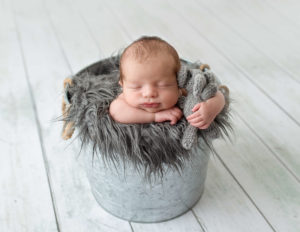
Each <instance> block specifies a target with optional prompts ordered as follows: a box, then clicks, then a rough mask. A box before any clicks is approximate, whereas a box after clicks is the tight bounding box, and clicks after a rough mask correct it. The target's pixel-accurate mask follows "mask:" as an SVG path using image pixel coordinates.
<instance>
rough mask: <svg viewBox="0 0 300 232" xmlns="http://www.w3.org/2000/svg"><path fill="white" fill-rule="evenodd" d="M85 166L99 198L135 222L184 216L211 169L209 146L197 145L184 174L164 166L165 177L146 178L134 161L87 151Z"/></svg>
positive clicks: (200, 190)
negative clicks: (111, 159)
mask: <svg viewBox="0 0 300 232" xmlns="http://www.w3.org/2000/svg"><path fill="white" fill-rule="evenodd" d="M85 156H86V162H85V169H86V173H87V176H88V179H89V182H90V185H91V189H92V192H93V194H94V197H95V199H96V200H97V202H98V203H99V204H100V205H101V206H102V208H104V209H105V210H106V211H108V212H109V213H111V214H113V215H115V216H117V217H119V218H122V219H125V220H128V221H133V222H145V223H146V222H147V223H149V222H161V221H165V220H169V219H172V218H174V217H177V216H180V215H181V214H183V213H185V212H186V211H188V210H189V209H191V208H192V207H193V206H194V205H195V204H196V203H197V202H198V200H199V199H200V197H201V195H202V193H203V190H204V183H205V179H206V173H207V165H208V160H209V151H208V149H207V147H205V146H202V147H201V148H199V147H198V148H194V149H193V150H192V154H191V159H190V160H187V161H186V162H185V163H184V167H183V169H182V172H181V175H180V174H179V173H178V172H177V171H175V170H171V169H169V168H167V167H165V166H164V170H165V172H164V173H165V175H164V177H163V178H162V179H154V178H153V180H152V181H151V183H149V182H146V181H145V179H144V177H143V176H142V175H141V174H140V173H138V172H137V170H136V169H135V168H134V167H133V165H131V163H130V162H127V163H126V164H125V167H126V168H125V169H124V166H123V164H120V165H117V168H115V166H114V165H113V164H106V163H104V162H103V160H102V158H94V162H92V155H91V153H88V154H85Z"/></svg>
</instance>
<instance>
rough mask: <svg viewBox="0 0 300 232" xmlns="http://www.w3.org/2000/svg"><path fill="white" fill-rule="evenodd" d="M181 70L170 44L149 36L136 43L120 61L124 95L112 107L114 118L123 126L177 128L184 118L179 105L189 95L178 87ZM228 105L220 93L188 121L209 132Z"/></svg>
mask: <svg viewBox="0 0 300 232" xmlns="http://www.w3.org/2000/svg"><path fill="white" fill-rule="evenodd" d="M179 70H180V60H179V56H178V54H177V52H176V50H175V49H174V48H173V47H172V46H171V45H170V44H168V43H167V42H166V41H164V40H162V39H160V38H158V37H147V36H144V37H142V38H140V39H138V40H136V41H134V42H133V43H132V44H130V45H129V46H128V47H127V48H126V49H125V50H124V52H123V53H122V55H121V58H120V80H119V84H120V85H121V87H122V93H121V94H120V95H119V96H118V97H117V98H116V99H115V100H114V101H113V102H112V103H111V104H110V108H109V113H110V115H111V117H112V118H113V119H114V120H115V121H117V122H119V123H151V122H164V121H170V123H171V124H172V125H174V124H176V122H177V121H178V120H179V119H180V118H181V117H182V115H183V114H182V111H181V110H180V109H179V108H178V107H177V106H176V103H177V101H178V98H179V97H180V96H181V95H185V94H186V92H185V90H184V89H180V88H179V87H178V84H177V73H178V71H179ZM224 105H225V99H224V96H223V94H222V93H221V92H220V91H218V92H217V93H216V95H215V96H214V97H212V98H210V99H208V100H207V101H204V102H199V103H198V104H196V105H195V106H194V108H193V109H192V112H191V115H189V116H188V117H187V118H186V119H187V121H188V122H189V123H190V124H191V125H192V126H195V127H197V128H199V129H206V128H208V127H209V125H210V124H211V123H212V121H213V120H214V118H215V117H216V116H217V115H218V114H219V113H220V112H221V110H222V109H223V107H224Z"/></svg>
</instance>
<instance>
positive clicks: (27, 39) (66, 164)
mask: <svg viewBox="0 0 300 232" xmlns="http://www.w3.org/2000/svg"><path fill="white" fill-rule="evenodd" d="M15 7H16V11H17V23H18V25H19V28H20V34H21V41H22V44H23V47H24V56H25V58H26V64H27V70H28V73H29V78H30V82H31V85H32V88H33V94H34V96H36V98H35V100H36V108H37V112H38V117H39V119H40V122H41V133H42V135H43V140H44V143H45V151H46V154H47V158H48V162H49V163H48V165H49V167H50V174H51V179H52V183H53V191H54V193H55V201H56V203H57V210H58V216H59V221H60V228H61V231H72V232H73V231H74V232H76V231H87V230H88V231H131V228H130V225H129V224H128V222H126V221H123V220H121V219H117V218H115V217H113V216H112V215H110V214H109V213H107V212H106V211H104V210H103V209H102V208H101V207H99V205H98V204H97V203H96V201H95V200H94V198H93V196H92V194H91V191H90V187H89V184H88V181H87V178H86V176H85V173H84V171H83V169H82V165H83V164H82V163H81V162H80V160H79V161H78V160H77V159H78V157H77V155H78V152H79V150H78V147H77V146H76V143H74V144H71V142H72V141H70V142H67V143H66V142H65V141H62V139H61V137H60V133H61V128H62V125H61V123H51V121H52V120H53V119H55V118H56V117H57V116H59V115H60V114H61V112H60V108H61V97H62V96H61V95H62V94H61V92H62V82H63V78H64V77H66V76H67V75H69V74H70V73H71V70H69V69H68V67H69V66H68V64H67V63H68V60H65V57H64V53H63V51H62V50H61V47H60V41H58V40H57V37H56V35H55V32H54V31H53V25H52V24H51V22H50V20H49V17H48V13H47V11H46V10H45V6H43V5H42V3H41V1H38V0H29V1H26V2H24V1H21V0H16V1H15ZM48 7H49V6H48ZM49 10H50V9H49ZM52 14H56V13H55V12H52ZM62 25H66V24H64V23H62ZM66 30H67V29H66ZM79 30H81V29H80V27H79V28H78V30H76V32H75V31H73V32H71V31H70V30H69V33H74V34H73V37H74V38H73V40H75V41H76V38H79V37H76V35H77V34H78V33H79V34H80V33H83V31H79ZM58 35H60V36H61V34H58ZM71 37H72V36H71ZM71 37H68V38H71ZM61 39H62V38H61ZM66 42H67V41H64V42H61V44H65V43H66ZM77 42H79V41H77ZM82 42H85V41H81V42H79V44H80V43H82ZM86 42H90V40H88V41H86ZM72 48H73V49H74V47H72V46H70V49H72ZM95 51H97V50H96V49H95ZM76 54H77V55H80V54H78V53H74V54H73V55H74V56H75V55H76ZM77 55H76V56H77ZM84 57H85V58H84V59H82V60H81V61H80V58H77V61H78V64H79V63H80V62H86V61H87V60H90V59H94V56H93V57H92V58H90V57H88V56H84ZM77 61H76V62H77ZM76 62H74V63H72V64H76ZM74 66H76V65H74Z"/></svg>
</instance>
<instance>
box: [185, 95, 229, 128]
mask: <svg viewBox="0 0 300 232" xmlns="http://www.w3.org/2000/svg"><path fill="white" fill-rule="evenodd" d="M224 106H225V98H224V95H223V94H222V93H221V92H220V91H218V92H217V93H216V95H215V96H214V97H212V98H210V99H208V100H206V101H204V102H200V103H198V104H196V105H195V106H194V108H193V109H192V111H193V112H194V113H193V114H191V115H189V116H188V117H187V118H186V119H187V120H188V122H189V123H190V124H191V125H192V126H195V127H198V128H199V129H207V128H208V127H209V126H210V124H211V123H212V122H213V120H214V119H215V117H216V116H217V115H218V114H219V113H220V112H221V111H222V109H223V107H224Z"/></svg>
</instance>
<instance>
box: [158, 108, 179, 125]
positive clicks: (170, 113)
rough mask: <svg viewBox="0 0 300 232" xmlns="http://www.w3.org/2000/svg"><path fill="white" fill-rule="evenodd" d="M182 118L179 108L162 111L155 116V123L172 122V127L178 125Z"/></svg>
mask: <svg viewBox="0 0 300 232" xmlns="http://www.w3.org/2000/svg"><path fill="white" fill-rule="evenodd" d="M181 117H182V111H181V110H180V109H179V108H178V107H173V108H171V109H167V110H162V111H159V112H156V113H155V114H154V118H155V119H154V120H155V122H164V121H171V123H170V124H171V125H174V124H176V122H177V121H178V120H179V119H180V118H181Z"/></svg>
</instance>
